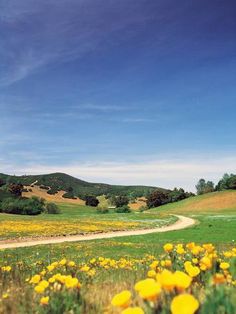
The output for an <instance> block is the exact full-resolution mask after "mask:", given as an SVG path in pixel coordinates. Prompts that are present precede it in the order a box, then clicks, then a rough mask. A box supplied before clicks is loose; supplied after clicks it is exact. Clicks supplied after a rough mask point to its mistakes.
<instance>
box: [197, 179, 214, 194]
mask: <svg viewBox="0 0 236 314" xmlns="http://www.w3.org/2000/svg"><path fill="white" fill-rule="evenodd" d="M196 190H197V194H198V195H202V194H206V193H210V192H214V190H215V187H214V183H213V182H212V181H206V180H205V179H200V180H199V181H198V183H197V185H196Z"/></svg>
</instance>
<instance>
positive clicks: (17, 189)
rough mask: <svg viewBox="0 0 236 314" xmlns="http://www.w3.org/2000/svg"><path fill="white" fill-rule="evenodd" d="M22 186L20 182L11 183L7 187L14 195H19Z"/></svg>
mask: <svg viewBox="0 0 236 314" xmlns="http://www.w3.org/2000/svg"><path fill="white" fill-rule="evenodd" d="M23 188H24V186H23V185H22V184H16V183H12V184H10V185H9V187H8V191H9V192H10V193H11V194H13V195H14V196H17V197H20V196H21V194H22V191H23Z"/></svg>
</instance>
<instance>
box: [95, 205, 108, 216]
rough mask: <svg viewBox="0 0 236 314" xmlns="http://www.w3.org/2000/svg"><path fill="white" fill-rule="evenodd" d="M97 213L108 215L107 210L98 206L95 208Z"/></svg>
mask: <svg viewBox="0 0 236 314" xmlns="http://www.w3.org/2000/svg"><path fill="white" fill-rule="evenodd" d="M97 212H98V213H99V214H108V213H109V209H108V208H107V207H106V206H98V207H97Z"/></svg>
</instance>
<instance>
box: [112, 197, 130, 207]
mask: <svg viewBox="0 0 236 314" xmlns="http://www.w3.org/2000/svg"><path fill="white" fill-rule="evenodd" d="M112 203H113V205H115V206H116V207H122V206H126V205H128V204H129V198H128V197H127V196H125V195H119V196H116V197H114V198H113V199H112Z"/></svg>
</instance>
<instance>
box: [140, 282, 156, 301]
mask: <svg viewBox="0 0 236 314" xmlns="http://www.w3.org/2000/svg"><path fill="white" fill-rule="evenodd" d="M160 293H161V285H160V284H159V283H158V282H156V281H152V282H149V283H147V282H146V285H143V286H142V288H141V289H140V290H139V295H140V297H141V298H142V299H144V300H148V301H155V300H156V299H157V297H158V296H159V295H160Z"/></svg>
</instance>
